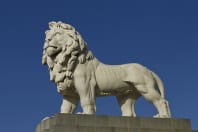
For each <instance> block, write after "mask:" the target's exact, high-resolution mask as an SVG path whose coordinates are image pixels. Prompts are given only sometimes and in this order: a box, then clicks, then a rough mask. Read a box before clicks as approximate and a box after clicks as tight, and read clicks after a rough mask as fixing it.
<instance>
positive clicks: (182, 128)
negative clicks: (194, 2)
mask: <svg viewBox="0 0 198 132" xmlns="http://www.w3.org/2000/svg"><path fill="white" fill-rule="evenodd" d="M36 132H193V131H192V129H191V124H190V120H189V119H172V118H169V119H168V118H166V119H159V118H130V117H114V116H96V115H72V114H56V115H54V116H52V117H50V118H48V119H45V120H43V121H41V123H39V124H38V126H37V127H36ZM194 132H196V131H194Z"/></svg>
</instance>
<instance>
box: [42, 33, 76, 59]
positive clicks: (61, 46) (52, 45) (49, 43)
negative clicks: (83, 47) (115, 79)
mask: <svg viewBox="0 0 198 132" xmlns="http://www.w3.org/2000/svg"><path fill="white" fill-rule="evenodd" d="M45 43H46V44H45V45H46V51H47V54H48V56H53V55H55V54H57V53H59V52H61V51H63V52H65V54H66V55H70V54H71V53H72V52H73V51H74V50H80V46H79V44H78V42H77V41H75V40H74V39H73V38H71V37H70V36H68V35H66V34H64V33H53V31H49V32H47V33H46V40H45Z"/></svg>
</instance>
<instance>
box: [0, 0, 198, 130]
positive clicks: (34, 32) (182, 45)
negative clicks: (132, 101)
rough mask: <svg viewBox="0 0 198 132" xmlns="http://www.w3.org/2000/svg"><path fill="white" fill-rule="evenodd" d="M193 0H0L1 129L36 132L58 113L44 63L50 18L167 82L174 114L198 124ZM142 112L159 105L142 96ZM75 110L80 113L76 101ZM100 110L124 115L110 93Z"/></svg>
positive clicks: (197, 27)
mask: <svg viewBox="0 0 198 132" xmlns="http://www.w3.org/2000/svg"><path fill="white" fill-rule="evenodd" d="M197 4H198V2H197V1H195V0H194V1H193V0H192V1H190V0H185V1H183V0H175V1H172V0H166V1H165V0H164V1H159V0H156V1H152V0H149V1H148V0H145V1H142V0H138V1H133V0H131V1H130V0H123V1H121V0H120V1H118V0H108V1H107V0H100V1H92V0H83V1H77V0H73V1H67V0H65V1H64V0H56V1H52V0H48V1H45V0H40V1H39V0H32V1H28V0H24V1H23V0H18V1H11V0H2V1H1V2H0V18H1V21H0V29H1V30H0V37H1V44H0V45H1V48H0V55H1V61H0V117H1V119H0V131H2V132H11V131H16V132H34V129H35V127H36V124H38V123H39V122H40V121H41V119H42V118H44V117H46V116H51V115H53V114H55V113H58V112H59V109H60V104H61V96H60V95H59V94H58V93H57V92H56V87H55V85H54V84H51V83H50V82H49V73H48V71H47V67H46V66H43V65H42V64H41V56H42V47H43V42H44V39H45V34H44V32H45V30H47V29H48V22H50V21H52V20H54V21H59V20H61V21H63V22H66V23H69V24H72V25H73V26H74V27H75V28H76V29H77V30H78V31H79V32H80V33H81V34H82V36H83V38H84V39H85V40H86V41H87V43H88V47H89V49H90V50H92V52H93V53H94V55H95V56H96V57H97V58H98V59H99V60H101V61H102V62H104V63H107V64H123V63H130V62H137V63H140V64H143V65H145V66H147V67H148V68H149V69H151V70H152V71H154V72H156V73H157V74H158V75H159V76H160V77H161V79H162V80H163V82H164V85H165V91H166V98H167V99H168V100H169V104H170V107H171V111H172V116H173V117H174V118H189V119H191V122H192V128H193V129H198V126H197V123H198V114H197V111H198V103H197V100H198V96H197V93H198V87H197V82H198V77H197V74H198V69H197V68H198V61H197V57H198V8H197ZM135 109H136V113H137V115H138V116H140V117H151V116H152V115H154V114H155V112H156V110H155V109H154V108H153V106H152V105H151V104H149V103H148V102H146V101H145V100H144V99H143V98H140V99H139V100H138V101H137V104H136V107H135ZM77 111H81V108H80V107H78V109H77ZM97 114H98V115H116V116H118V115H121V113H120V109H119V107H118V104H117V102H116V99H115V98H114V97H105V98H98V99H97Z"/></svg>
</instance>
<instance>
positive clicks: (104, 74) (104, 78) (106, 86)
mask: <svg viewBox="0 0 198 132" xmlns="http://www.w3.org/2000/svg"><path fill="white" fill-rule="evenodd" d="M126 74H127V73H126V72H125V71H124V70H123V69H122V68H121V67H119V66H111V65H104V64H101V65H99V66H98V68H97V70H96V72H95V76H96V82H97V85H98V88H99V90H102V91H109V90H119V89H122V90H123V89H125V88H128V87H129V85H128V84H127V83H125V82H124V81H123V78H124V77H125V76H126Z"/></svg>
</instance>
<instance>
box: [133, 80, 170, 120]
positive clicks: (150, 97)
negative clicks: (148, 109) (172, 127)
mask: <svg viewBox="0 0 198 132" xmlns="http://www.w3.org/2000/svg"><path fill="white" fill-rule="evenodd" d="M135 87H136V88H137V90H138V91H139V93H140V94H141V95H142V96H143V97H144V98H145V99H146V100H147V101H149V102H151V103H152V104H153V105H154V106H155V107H156V109H157V111H158V114H157V115H156V116H154V117H159V118H169V117H170V114H169V112H168V111H167V105H166V104H167V103H166V102H167V101H166V100H165V99H164V98H162V97H161V95H160V94H159V92H158V91H157V90H156V89H155V87H154V83H152V81H150V82H147V83H146V84H139V85H136V86H135Z"/></svg>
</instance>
